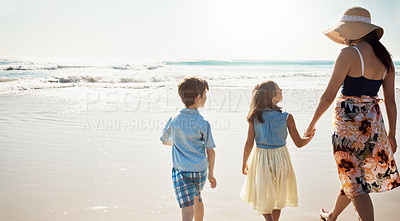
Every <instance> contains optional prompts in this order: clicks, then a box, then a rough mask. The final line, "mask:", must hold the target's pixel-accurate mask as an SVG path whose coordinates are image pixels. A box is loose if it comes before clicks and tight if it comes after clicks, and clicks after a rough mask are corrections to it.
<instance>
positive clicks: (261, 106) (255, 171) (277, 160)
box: [240, 81, 315, 221]
mask: <svg viewBox="0 0 400 221" xmlns="http://www.w3.org/2000/svg"><path fill="white" fill-rule="evenodd" d="M282 99H283V97H282V90H281V89H280V88H279V87H278V85H277V84H276V83H275V82H273V81H267V82H262V83H260V84H258V85H256V86H255V87H254V89H253V92H252V98H251V106H250V111H249V114H248V115H247V121H248V122H249V129H248V134H247V141H246V144H245V146H244V153H243V164H242V173H243V174H244V175H247V177H246V180H245V182H244V184H243V187H242V191H241V193H240V197H241V198H242V199H243V200H245V201H247V202H248V203H249V204H252V205H253V208H254V209H255V210H256V211H257V212H258V214H263V216H264V218H265V220H267V221H277V220H279V216H280V213H281V209H282V208H283V207H285V206H293V207H297V184H296V177H295V174H294V171H293V167H292V163H291V161H290V155H289V152H288V150H287V147H286V137H287V131H288V130H289V134H290V136H291V137H292V139H293V141H294V143H295V145H296V146H297V147H299V148H300V147H302V146H304V145H306V144H307V143H308V142H310V140H311V139H312V138H313V136H314V133H315V130H314V131H313V132H312V133H311V134H310V135H309V137H305V138H301V137H300V135H299V132H298V131H297V128H296V124H295V122H294V119H293V116H292V115H291V114H288V113H286V112H282V110H281V107H279V106H277V104H278V103H279V102H280V101H282ZM254 140H255V141H256V148H255V150H254V152H253V155H252V158H251V160H250V163H249V166H248V165H247V160H248V158H249V155H250V153H251V150H252V149H253V144H254Z"/></svg>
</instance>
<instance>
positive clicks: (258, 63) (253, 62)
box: [163, 60, 334, 66]
mask: <svg viewBox="0 0 400 221" xmlns="http://www.w3.org/2000/svg"><path fill="white" fill-rule="evenodd" d="M333 63H334V62H333V61H272V60H271V61H257V60H233V61H229V60H226V61H224V60H198V61H196V60H194V61H164V62H163V64H164V65H184V66H278V65H279V66H288V65H292V66H309V65H314V66H315V65H324V66H326V65H328V66H331V65H333Z"/></svg>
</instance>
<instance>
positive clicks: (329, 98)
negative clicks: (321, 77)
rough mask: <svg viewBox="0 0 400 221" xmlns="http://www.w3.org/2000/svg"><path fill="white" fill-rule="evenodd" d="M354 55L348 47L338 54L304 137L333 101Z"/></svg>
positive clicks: (309, 132) (310, 131)
mask: <svg viewBox="0 0 400 221" xmlns="http://www.w3.org/2000/svg"><path fill="white" fill-rule="evenodd" d="M355 53H356V52H355V51H354V49H352V48H350V47H347V48H343V49H342V51H341V52H340V54H339V56H338V58H337V59H336V61H335V65H334V67H333V72H332V76H331V79H330V80H329V83H328V86H327V87H326V89H325V91H324V93H323V94H322V96H321V98H320V100H319V103H318V105H317V109H316V110H315V112H314V116H313V118H312V120H311V122H310V125H309V126H308V128H307V131H306V134H305V135H306V136H309V135H310V134H311V133H312V131H313V130H314V129H315V124H317V122H318V120H319V119H320V118H321V116H322V115H323V114H324V113H325V111H326V110H327V109H328V108H329V106H330V105H331V104H332V102H333V100H334V99H335V97H336V94H337V92H338V90H339V88H340V86H341V85H342V84H343V81H344V79H345V78H346V75H347V73H348V72H349V69H350V64H351V61H352V59H354V57H355Z"/></svg>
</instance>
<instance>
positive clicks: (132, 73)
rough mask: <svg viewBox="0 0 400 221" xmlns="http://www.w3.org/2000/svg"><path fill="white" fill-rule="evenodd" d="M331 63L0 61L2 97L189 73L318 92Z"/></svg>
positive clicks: (157, 81)
mask: <svg viewBox="0 0 400 221" xmlns="http://www.w3.org/2000/svg"><path fill="white" fill-rule="evenodd" d="M333 64H334V62H333V61H262V60H260V61H257V60H231V61H230V60H186V61H183V60H178V61H158V62H143V63H141V64H140V63H138V62H135V61H130V60H129V59H121V60H117V61H115V59H114V60H113V59H109V60H104V59H103V60H100V61H98V60H95V59H91V60H89V59H81V60H79V59H72V60H71V59H70V60H62V59H58V60H57V59H47V60H45V59H42V60H22V59H0V93H8V92H17V91H23V90H36V89H49V88H65V87H89V88H128V89H141V88H160V87H170V86H173V85H176V84H177V82H179V81H180V80H181V79H182V78H183V77H185V76H191V75H196V76H199V77H203V78H205V79H207V80H208V81H209V84H210V86H211V87H228V88H232V87H234V88H243V87H244V88H248V87H252V86H254V85H255V84H257V83H259V82H260V81H264V80H269V79H272V80H275V81H276V82H277V83H278V84H279V85H280V86H281V87H282V88H283V89H318V90H320V89H324V88H325V87H326V84H327V82H328V81H329V77H330V74H331V71H332V68H333ZM399 65H400V62H395V66H396V69H397V70H399ZM398 75H399V71H396V76H398ZM399 81H400V79H399V78H397V82H399ZM397 85H398V86H397V88H399V87H400V85H399V84H397Z"/></svg>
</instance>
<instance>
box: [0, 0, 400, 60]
mask: <svg viewBox="0 0 400 221" xmlns="http://www.w3.org/2000/svg"><path fill="white" fill-rule="evenodd" d="M352 6H361V7H365V8H366V9H368V10H369V11H370V13H371V17H372V23H374V24H377V25H379V26H381V27H383V29H384V30H385V34H384V36H383V38H382V39H381V41H382V43H383V44H384V45H385V46H386V47H387V49H388V50H389V52H390V53H392V55H393V57H394V59H395V60H400V42H399V39H400V1H398V0H382V1H378V0H334V1H327V0H273V1H272V0H0V30H1V35H0V36H1V37H0V39H1V40H0V58H27V57H28V58H39V57H43V58H52V57H54V58H63V57H82V58H84V57H91V58H118V57H120V58H126V57H128V58H132V59H138V60H192V59H220V60H238V59H239V60H334V59H335V58H336V56H337V55H338V53H339V51H340V49H341V48H342V47H344V46H342V45H339V44H337V43H334V42H333V41H331V40H329V39H328V38H327V37H326V36H325V35H323V34H322V32H323V31H324V30H326V29H327V28H329V27H330V26H331V25H333V24H334V23H336V22H337V21H339V19H340V17H341V16H342V14H343V13H344V11H345V10H346V9H347V8H349V7H352Z"/></svg>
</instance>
